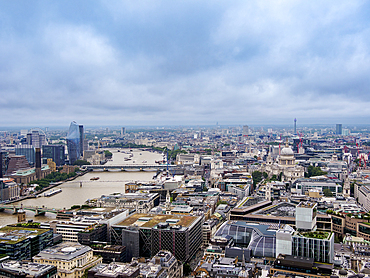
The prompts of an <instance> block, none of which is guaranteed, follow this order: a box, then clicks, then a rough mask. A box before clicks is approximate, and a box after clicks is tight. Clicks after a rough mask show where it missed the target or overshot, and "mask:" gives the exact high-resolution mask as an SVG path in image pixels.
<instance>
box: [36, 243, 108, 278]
mask: <svg viewBox="0 0 370 278" xmlns="http://www.w3.org/2000/svg"><path fill="white" fill-rule="evenodd" d="M32 259H33V261H34V262H35V263H40V264H48V265H53V266H56V267H57V269H58V276H59V277H63V278H75V277H81V276H82V275H83V274H84V273H85V271H87V270H88V269H90V268H92V267H94V266H95V265H97V264H99V263H101V262H102V258H100V257H97V256H94V255H93V250H92V249H91V248H90V247H88V246H85V245H81V244H79V243H76V242H64V243H60V244H58V245H55V246H52V247H50V248H47V249H44V250H42V251H41V252H40V253H39V254H38V255H36V256H34V257H33V258H32Z"/></svg>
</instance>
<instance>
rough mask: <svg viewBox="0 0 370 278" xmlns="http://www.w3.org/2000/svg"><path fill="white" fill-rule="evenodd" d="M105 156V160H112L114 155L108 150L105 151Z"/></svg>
mask: <svg viewBox="0 0 370 278" xmlns="http://www.w3.org/2000/svg"><path fill="white" fill-rule="evenodd" d="M104 156H105V158H108V159H109V158H112V156H113V154H112V153H111V152H110V151H108V150H105V151H104Z"/></svg>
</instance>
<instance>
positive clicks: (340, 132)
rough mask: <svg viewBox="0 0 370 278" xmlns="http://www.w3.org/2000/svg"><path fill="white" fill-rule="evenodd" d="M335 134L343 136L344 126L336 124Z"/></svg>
mask: <svg viewBox="0 0 370 278" xmlns="http://www.w3.org/2000/svg"><path fill="white" fill-rule="evenodd" d="M335 134H336V135H342V124H336V126H335Z"/></svg>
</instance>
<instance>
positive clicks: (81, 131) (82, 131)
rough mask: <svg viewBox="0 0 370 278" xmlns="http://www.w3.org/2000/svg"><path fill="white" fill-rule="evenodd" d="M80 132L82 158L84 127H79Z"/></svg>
mask: <svg viewBox="0 0 370 278" xmlns="http://www.w3.org/2000/svg"><path fill="white" fill-rule="evenodd" d="M78 130H79V132H80V157H83V156H84V126H83V125H79V126H78Z"/></svg>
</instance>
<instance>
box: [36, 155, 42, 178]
mask: <svg viewBox="0 0 370 278" xmlns="http://www.w3.org/2000/svg"><path fill="white" fill-rule="evenodd" d="M35 166H36V169H35V170H36V178H37V179H38V180H39V179H41V149H40V148H36V161H35Z"/></svg>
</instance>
